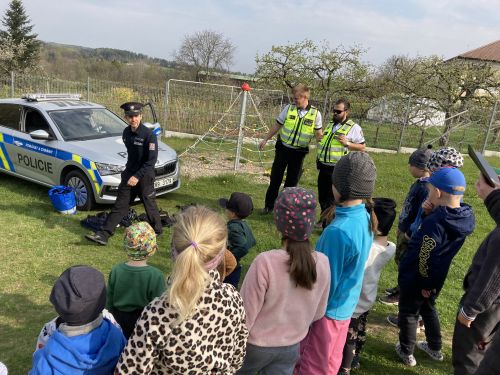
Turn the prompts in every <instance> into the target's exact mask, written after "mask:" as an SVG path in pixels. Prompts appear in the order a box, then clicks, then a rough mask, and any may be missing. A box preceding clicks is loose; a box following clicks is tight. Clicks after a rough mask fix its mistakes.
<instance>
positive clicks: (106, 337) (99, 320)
mask: <svg viewBox="0 0 500 375" xmlns="http://www.w3.org/2000/svg"><path fill="white" fill-rule="evenodd" d="M50 302H51V303H52V305H53V306H54V309H55V310H56V311H57V313H58V314H59V318H60V324H59V326H58V328H57V331H56V332H54V333H53V334H52V335H51V336H50V338H49V339H48V341H47V344H46V345H45V346H44V347H43V348H41V349H40V350H37V351H36V352H35V354H34V355H33V367H32V369H31V371H30V372H29V374H30V375H38V374H40V375H42V374H54V375H56V374H60V375H62V374H90V373H92V374H103V375H104V374H112V373H113V371H114V368H115V366H116V363H117V362H118V358H119V356H120V353H121V351H122V350H123V348H124V347H125V343H126V342H125V337H124V336H123V333H122V331H121V329H120V328H118V327H116V326H114V325H113V323H112V322H111V321H110V320H108V319H106V318H105V317H104V316H103V313H102V312H103V310H104V307H105V305H106V283H105V281H104V276H103V274H102V273H101V272H99V271H98V270H96V269H94V268H91V267H87V266H73V267H70V268H68V269H67V270H65V271H64V272H63V273H62V274H61V276H59V278H58V279H57V281H56V282H55V284H54V287H53V288H52V292H51V294H50Z"/></svg>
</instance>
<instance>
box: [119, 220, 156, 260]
mask: <svg viewBox="0 0 500 375" xmlns="http://www.w3.org/2000/svg"><path fill="white" fill-rule="evenodd" d="M123 246H124V247H125V250H126V251H127V256H128V257H129V258H130V259H132V260H144V259H146V258H147V257H149V256H151V255H153V254H154V253H155V252H156V250H158V245H157V244H156V233H155V231H154V230H153V228H152V227H151V225H149V224H148V223H146V222H145V221H141V222H139V223H135V224H132V225H130V226H129V227H127V229H125V238H124V239H123Z"/></svg>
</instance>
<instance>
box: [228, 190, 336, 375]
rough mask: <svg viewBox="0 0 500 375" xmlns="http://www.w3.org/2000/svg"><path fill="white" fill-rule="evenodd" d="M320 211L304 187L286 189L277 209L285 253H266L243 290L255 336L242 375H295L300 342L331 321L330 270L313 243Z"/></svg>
mask: <svg viewBox="0 0 500 375" xmlns="http://www.w3.org/2000/svg"><path fill="white" fill-rule="evenodd" d="M316 205H317V203H316V198H315V197H314V194H313V193H312V192H311V191H309V190H306V189H303V188H300V187H289V188H285V189H283V191H282V192H281V193H280V194H279V195H278V198H277V199H276V201H275V203H274V210H273V212H274V219H275V224H276V228H277V229H278V231H279V232H280V234H281V239H282V240H281V241H282V248H280V249H276V250H270V251H265V252H263V253H260V254H259V255H258V256H257V257H256V258H255V259H254V261H253V262H252V265H251V266H250V269H249V270H248V273H247V274H246V277H245V280H244V281H243V285H242V286H241V296H242V298H243V303H244V305H245V311H246V313H247V320H246V323H247V327H248V329H249V331H250V335H249V337H248V344H247V353H246V357H245V362H244V364H243V367H242V368H241V369H240V370H239V371H238V372H237V374H238V375H253V374H255V373H261V374H273V375H287V374H291V373H292V372H293V369H294V367H295V363H296V362H297V359H298V356H299V343H300V341H301V340H302V339H303V338H304V337H305V336H306V334H307V332H308V330H309V326H310V324H311V323H312V322H314V321H316V320H318V319H320V318H322V317H323V316H324V315H325V310H326V303H327V300H328V292H329V287H330V266H329V265H328V258H327V257H326V256H325V255H324V254H321V253H319V252H317V251H314V249H313V247H312V245H311V242H310V240H309V237H310V236H311V233H312V230H313V225H314V222H315V219H316Z"/></svg>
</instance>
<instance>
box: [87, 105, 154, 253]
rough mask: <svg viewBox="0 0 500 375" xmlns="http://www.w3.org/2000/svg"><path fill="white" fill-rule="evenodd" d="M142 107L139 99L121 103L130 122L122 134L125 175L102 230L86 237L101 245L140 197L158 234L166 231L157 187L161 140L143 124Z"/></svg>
mask: <svg viewBox="0 0 500 375" xmlns="http://www.w3.org/2000/svg"><path fill="white" fill-rule="evenodd" d="M142 107H143V105H142V104H141V103H137V102H128V103H124V104H122V105H121V106H120V108H122V109H123V110H124V111H125V120H126V121H127V122H128V124H129V126H127V127H126V128H125V130H124V131H123V135H122V138H123V143H124V144H125V147H126V148H127V153H128V158H127V164H126V166H125V170H124V171H123V172H122V175H121V178H122V179H121V182H120V185H119V186H118V196H117V198H116V202H115V205H114V206H113V209H112V210H111V213H110V214H109V216H108V217H107V219H106V223H105V224H104V225H103V228H102V230H101V231H98V232H95V233H91V234H87V235H86V236H85V237H86V238H87V239H89V240H90V241H94V242H97V243H98V244H100V245H106V244H107V242H108V238H109V237H111V236H112V235H113V233H114V231H115V228H116V226H117V225H118V223H120V221H121V220H122V219H123V217H125V216H126V215H127V213H128V210H129V207H130V204H131V203H132V202H133V201H134V200H135V198H136V197H137V196H139V198H140V199H141V201H142V203H143V204H144V208H145V210H146V214H147V216H148V221H149V222H150V223H151V226H152V227H153V229H154V230H155V232H156V234H158V235H159V234H161V232H162V226H161V218H160V213H159V212H158V206H157V205H156V200H155V190H154V180H155V170H154V168H155V163H156V159H157V157H158V141H157V139H156V135H154V134H153V132H152V130H151V129H148V128H147V127H146V126H144V124H143V123H142Z"/></svg>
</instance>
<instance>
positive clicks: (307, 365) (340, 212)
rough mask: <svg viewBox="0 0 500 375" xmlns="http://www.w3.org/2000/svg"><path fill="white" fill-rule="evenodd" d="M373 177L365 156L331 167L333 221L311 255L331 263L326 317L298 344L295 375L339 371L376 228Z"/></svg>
mask: <svg viewBox="0 0 500 375" xmlns="http://www.w3.org/2000/svg"><path fill="white" fill-rule="evenodd" d="M376 175H377V173H376V168H375V164H374V163H373V160H372V159H371V158H370V156H369V155H368V154H367V153H365V152H358V151H355V152H350V153H349V154H347V155H345V156H343V157H342V158H340V160H339V161H338V162H337V164H336V166H335V170H334V171H333V178H332V185H333V186H332V189H333V195H334V197H335V202H336V207H335V218H334V219H333V221H332V222H331V223H330V224H329V225H328V226H327V227H326V228H325V230H324V231H323V233H322V234H321V237H320V238H319V240H318V242H317V243H316V251H318V252H320V253H323V254H325V255H326V256H327V257H328V260H329V263H330V274H331V284H330V293H329V296H328V305H327V309H326V313H325V316H324V317H323V318H321V319H319V320H317V321H316V322H314V323H313V324H312V325H311V327H310V329H309V333H308V334H307V336H306V337H305V338H304V340H302V342H301V345H300V359H299V362H298V363H297V366H296V368H295V374H296V375H305V374H307V375H316V374H337V372H338V370H339V368H340V365H341V362H342V352H343V349H344V344H345V342H346V337H347V331H348V328H349V322H350V320H351V316H352V314H353V312H354V308H355V307H356V304H357V303H358V299H359V295H360V292H361V285H362V281H363V273H364V268H365V263H366V260H367V259H368V255H369V252H370V247H371V245H372V241H373V234H374V233H376V228H377V218H376V217H375V214H374V212H373V201H372V199H371V196H372V194H373V189H374V186H375V179H376Z"/></svg>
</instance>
